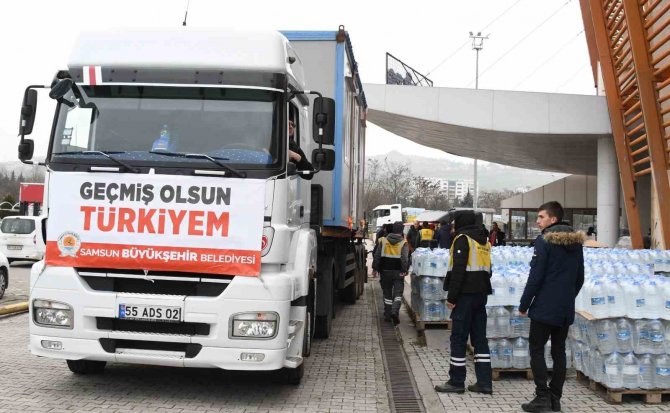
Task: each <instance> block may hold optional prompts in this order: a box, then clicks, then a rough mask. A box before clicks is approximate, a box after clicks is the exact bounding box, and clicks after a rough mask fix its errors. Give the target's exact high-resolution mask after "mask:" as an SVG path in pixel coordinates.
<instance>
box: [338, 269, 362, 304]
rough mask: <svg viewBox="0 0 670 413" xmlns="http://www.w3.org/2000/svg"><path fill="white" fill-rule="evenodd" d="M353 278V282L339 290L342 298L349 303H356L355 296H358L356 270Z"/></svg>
mask: <svg viewBox="0 0 670 413" xmlns="http://www.w3.org/2000/svg"><path fill="white" fill-rule="evenodd" d="M353 278H354V282H352V283H351V284H349V285H347V286H346V287H344V289H343V290H342V291H341V292H340V297H342V300H343V301H344V302H346V303H349V304H356V298H358V271H356V274H355V275H354V277H353Z"/></svg>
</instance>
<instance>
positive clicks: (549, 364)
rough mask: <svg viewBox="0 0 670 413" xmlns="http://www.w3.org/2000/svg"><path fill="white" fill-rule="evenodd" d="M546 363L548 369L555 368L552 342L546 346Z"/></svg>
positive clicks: (548, 342)
mask: <svg viewBox="0 0 670 413" xmlns="http://www.w3.org/2000/svg"><path fill="white" fill-rule="evenodd" d="M544 363H545V364H546V365H547V368H548V369H553V368H554V358H553V357H552V356H551V340H549V341H547V344H546V345H545V346H544Z"/></svg>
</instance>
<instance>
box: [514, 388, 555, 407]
mask: <svg viewBox="0 0 670 413" xmlns="http://www.w3.org/2000/svg"><path fill="white" fill-rule="evenodd" d="M521 409H523V411H524V412H550V411H551V397H550V395H549V390H537V392H536V396H535V398H534V399H533V400H531V401H530V402H528V403H524V404H522V405H521Z"/></svg>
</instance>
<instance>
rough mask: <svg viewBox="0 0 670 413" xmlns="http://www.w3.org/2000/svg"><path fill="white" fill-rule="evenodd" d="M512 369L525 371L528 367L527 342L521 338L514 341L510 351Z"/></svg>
mask: <svg viewBox="0 0 670 413" xmlns="http://www.w3.org/2000/svg"><path fill="white" fill-rule="evenodd" d="M512 367H514V368H515V369H527V368H528V367H530V353H528V340H526V339H525V338H523V337H519V338H517V339H515V340H514V348H513V349H512Z"/></svg>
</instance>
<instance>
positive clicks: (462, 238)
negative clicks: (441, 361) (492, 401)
mask: <svg viewBox="0 0 670 413" xmlns="http://www.w3.org/2000/svg"><path fill="white" fill-rule="evenodd" d="M476 222H477V220H476V217H475V212H474V211H472V210H465V211H457V212H456V213H454V218H453V228H454V229H455V231H456V235H455V237H454V241H453V243H452V244H451V250H450V254H449V255H450V258H449V270H448V272H447V277H446V278H445V280H444V289H445V290H447V291H449V294H448V295H447V307H449V309H450V310H451V322H452V326H451V338H450V340H451V359H450V361H449V381H448V382H446V383H444V384H440V385H437V386H435V390H436V391H438V392H441V393H464V392H465V347H466V345H467V341H468V336H470V341H471V342H472V344H473V345H474V347H475V374H476V375H477V383H476V384H473V385H470V386H468V390H469V391H471V392H476V393H484V394H493V382H492V377H491V355H490V353H489V343H488V340H487V339H486V300H487V296H488V295H489V294H491V293H492V290H491V244H489V242H488V239H487V238H486V234H485V233H484V229H483V228H482V225H481V224H480V225H477V223H476Z"/></svg>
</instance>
